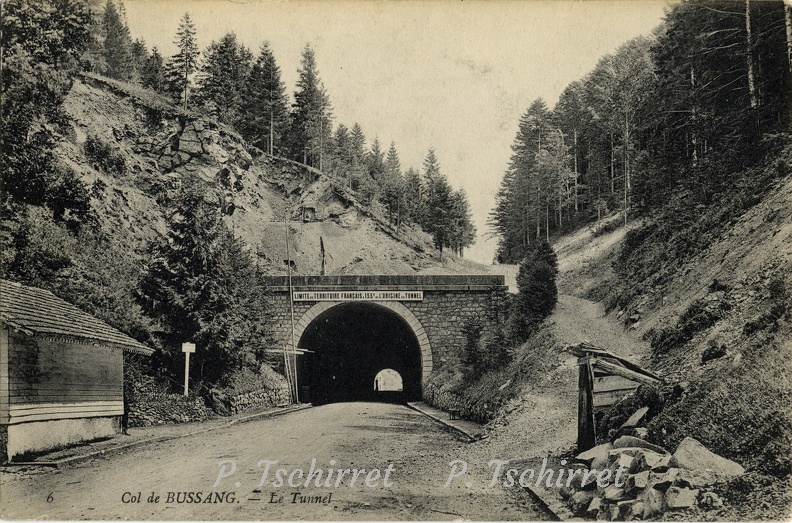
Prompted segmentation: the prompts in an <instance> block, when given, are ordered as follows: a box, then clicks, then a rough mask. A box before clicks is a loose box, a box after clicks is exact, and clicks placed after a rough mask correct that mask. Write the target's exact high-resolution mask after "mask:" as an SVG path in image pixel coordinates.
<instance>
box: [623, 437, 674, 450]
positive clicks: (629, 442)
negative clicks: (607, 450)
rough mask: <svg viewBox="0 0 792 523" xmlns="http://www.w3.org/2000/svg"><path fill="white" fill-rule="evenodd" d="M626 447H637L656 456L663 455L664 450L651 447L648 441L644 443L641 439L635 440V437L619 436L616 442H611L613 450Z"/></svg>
mask: <svg viewBox="0 0 792 523" xmlns="http://www.w3.org/2000/svg"><path fill="white" fill-rule="evenodd" d="M626 447H638V448H642V449H649V450H652V451H654V452H657V453H658V454H665V453H666V450H665V449H664V448H663V447H658V446H657V445H653V444H651V443H649V442H648V441H644V440H642V439H641V438H636V437H635V436H621V437H620V438H618V439H617V440H616V441H614V442H613V448H616V449H621V448H626Z"/></svg>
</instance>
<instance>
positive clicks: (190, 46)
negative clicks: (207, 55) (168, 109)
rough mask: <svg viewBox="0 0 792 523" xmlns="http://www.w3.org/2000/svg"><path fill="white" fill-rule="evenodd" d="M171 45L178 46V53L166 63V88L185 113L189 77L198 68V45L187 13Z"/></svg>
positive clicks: (193, 27)
mask: <svg viewBox="0 0 792 523" xmlns="http://www.w3.org/2000/svg"><path fill="white" fill-rule="evenodd" d="M173 43H175V44H176V45H177V46H178V48H179V52H178V53H176V54H175V55H174V56H172V57H171V59H170V60H169V62H168V66H167V78H168V86H169V91H170V92H171V93H172V94H173V95H174V97H175V98H176V99H177V100H179V99H180V100H181V101H182V103H183V104H184V110H185V111H186V110H187V108H188V105H189V104H188V98H189V89H190V75H192V74H193V73H194V72H195V71H196V70H197V68H198V55H199V52H198V43H197V42H196V40H195V26H194V25H193V23H192V20H191V19H190V14H189V13H184V17H182V19H181V22H179V29H178V30H177V31H176V40H175V41H174V42H173Z"/></svg>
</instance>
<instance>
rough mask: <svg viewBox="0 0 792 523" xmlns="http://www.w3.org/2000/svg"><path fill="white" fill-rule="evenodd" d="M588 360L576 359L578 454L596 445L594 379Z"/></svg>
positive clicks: (585, 357) (587, 358) (583, 358)
mask: <svg viewBox="0 0 792 523" xmlns="http://www.w3.org/2000/svg"><path fill="white" fill-rule="evenodd" d="M589 358H590V356H588V355H586V356H584V357H582V358H579V359H578V437H577V447H578V452H583V451H585V450H588V449H590V448H593V447H594V445H596V432H595V429H594V400H593V393H592V386H593V385H594V379H593V376H592V372H591V362H590V361H589Z"/></svg>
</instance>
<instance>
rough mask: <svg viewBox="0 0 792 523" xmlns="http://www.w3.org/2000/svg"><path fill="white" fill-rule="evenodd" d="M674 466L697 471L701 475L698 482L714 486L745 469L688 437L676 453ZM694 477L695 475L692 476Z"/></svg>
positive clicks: (673, 461)
mask: <svg viewBox="0 0 792 523" xmlns="http://www.w3.org/2000/svg"><path fill="white" fill-rule="evenodd" d="M671 464H672V465H674V466H676V467H679V468H681V469H686V470H689V471H696V472H697V473H699V474H700V477H699V478H698V479H697V481H698V482H699V483H700V482H701V481H707V482H709V483H700V484H712V483H715V482H717V481H725V480H729V479H732V478H734V477H736V476H739V475H741V474H743V473H744V472H745V469H744V468H743V467H742V466H741V465H740V464H739V463H735V462H734V461H732V460H730V459H726V458H724V457H722V456H718V455H717V454H715V453H714V452H712V451H710V450H709V449H708V448H707V447H705V446H704V445H702V444H701V443H700V442H699V441H698V440H695V439H693V438H691V437H687V438H685V439H683V440H682V443H680V444H679V446H678V447H677V449H676V452H674V456H673V460H672V462H671ZM691 476H694V475H691Z"/></svg>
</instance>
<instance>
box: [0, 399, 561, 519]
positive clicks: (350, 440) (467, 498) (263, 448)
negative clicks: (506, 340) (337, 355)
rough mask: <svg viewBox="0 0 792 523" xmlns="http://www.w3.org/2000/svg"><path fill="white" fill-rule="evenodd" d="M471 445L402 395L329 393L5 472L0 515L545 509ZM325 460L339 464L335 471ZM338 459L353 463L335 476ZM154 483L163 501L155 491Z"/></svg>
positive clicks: (244, 515) (429, 513) (434, 513)
mask: <svg viewBox="0 0 792 523" xmlns="http://www.w3.org/2000/svg"><path fill="white" fill-rule="evenodd" d="M466 445H467V444H465V443H462V442H460V441H458V440H457V439H455V438H454V436H453V435H452V434H450V433H448V432H446V431H445V430H444V429H443V427H441V426H440V425H438V424H437V423H435V422H434V421H432V420H430V419H429V418H426V417H425V416H423V415H421V414H419V413H417V412H414V411H412V410H410V409H408V408H406V407H402V406H397V405H388V404H377V403H346V404H333V405H326V406H322V407H316V408H312V409H307V410H302V411H298V412H295V413H292V414H288V415H285V416H281V417H277V418H272V419H268V420H260V421H255V422H251V423H245V424H240V425H235V426H233V427H231V428H229V429H226V430H218V431H214V432H210V433H206V434H201V435H196V436H191V437H186V438H181V439H177V440H172V441H167V442H163V443H159V444H153V445H150V446H146V447H142V448H138V449H135V450H132V451H130V452H128V453H126V454H122V455H116V456H113V457H111V458H108V459H102V460H95V461H93V462H90V463H85V464H83V465H80V466H77V467H75V468H71V469H66V470H61V471H47V472H40V471H39V472H37V473H35V472H27V473H17V474H11V473H5V474H3V475H2V477H0V504H1V505H2V517H3V518H4V519H30V518H35V519H104V520H109V519H136V520H145V519H158V520H159V519H189V520H289V519H303V520H306V519H307V520H384V519H390V520H395V519H398V520H402V519H413V520H453V519H460V518H464V519H471V520H535V519H546V518H547V515H546V514H544V513H542V512H541V511H540V510H539V509H538V508H537V507H536V506H535V505H532V503H531V499H530V498H528V496H527V495H526V494H524V493H522V492H519V491H514V490H505V489H503V488H501V487H500V486H495V487H490V486H489V480H490V478H491V469H489V468H488V467H487V463H474V462H470V461H468V460H469V458H466V456H467V452H468V451H469V450H470V448H469V447H467V446H466ZM313 458H315V459H316V465H315V466H316V467H317V468H320V469H322V470H323V476H322V479H321V480H319V487H317V486H316V484H315V483H316V476H315V475H314V479H313V481H311V482H310V486H309V487H307V488H306V487H305V482H306V479H301V478H300V477H299V475H300V473H299V472H295V471H297V470H301V471H302V474H304V475H307V474H308V473H309V471H310V468H311V462H312V459H313ZM493 458H497V456H493ZM456 459H459V460H463V461H466V462H468V470H467V473H466V474H465V475H464V476H460V477H459V478H456V479H455V480H453V481H452V482H451V483H450V485H449V486H448V487H446V486H444V485H445V484H446V483H447V480H448V476H449V474H450V472H451V467H450V466H449V462H451V461H452V460H456ZM265 460H269V461H277V463H273V464H271V465H270V468H269V470H268V471H267V477H266V478H262V476H263V475H264V472H265V468H266V464H265V463H262V464H261V466H259V465H258V464H259V462H262V461H265ZM331 460H334V462H333V461H331ZM221 461H224V465H223V466H222V467H221V465H220V464H219V462H221ZM231 462H233V463H234V464H235V465H236V470H234V465H232V463H231ZM458 466H459V467H461V464H459V465H458ZM328 468H332V469H335V470H334V473H333V475H332V476H331V477H330V480H329V482H328V478H327V469H328ZM278 469H283V470H284V471H285V472H286V474H292V473H293V474H294V475H293V476H292V477H291V480H292V485H298V486H296V487H292V486H289V485H288V482H289V476H288V475H285V474H283V473H282V472H281V473H279V472H278ZM338 469H349V470H350V472H347V473H345V474H343V476H341V479H340V480H339V479H338V476H339V473H338V472H337V470H338ZM355 469H358V471H359V473H358V476H357V478H354V476H353V475H354V471H355ZM360 469H365V471H363V472H360ZM372 469H377V470H378V474H377V473H375V472H372ZM459 470H460V469H459V468H457V471H459ZM221 472H222V474H221ZM279 475H280V476H281V477H282V479H283V485H281V484H279V483H278V479H279ZM377 475H379V477H377ZM219 476H227V477H222V478H219ZM353 479H354V481H353ZM367 480H368V484H366V481H367ZM262 481H263V485H261V486H259V484H260V483H262ZM215 484H217V487H216V488H213V487H214V485H215ZM467 484H469V486H468V485H467ZM326 485H329V487H328V486H326ZM138 493H140V500H139V501H136V500H135V498H134V496H137V495H138ZM297 493H299V494H297ZM152 494H153V495H154V496H159V500H158V502H155V503H149V502H148V500H149V497H150V495H152ZM207 497H209V501H210V502H209V503H206V502H204V501H205V499H206V498H207ZM199 499H200V501H201V502H200V503H198V502H197V501H198V500H199ZM179 501H181V502H179ZM189 501H192V502H189Z"/></svg>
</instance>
